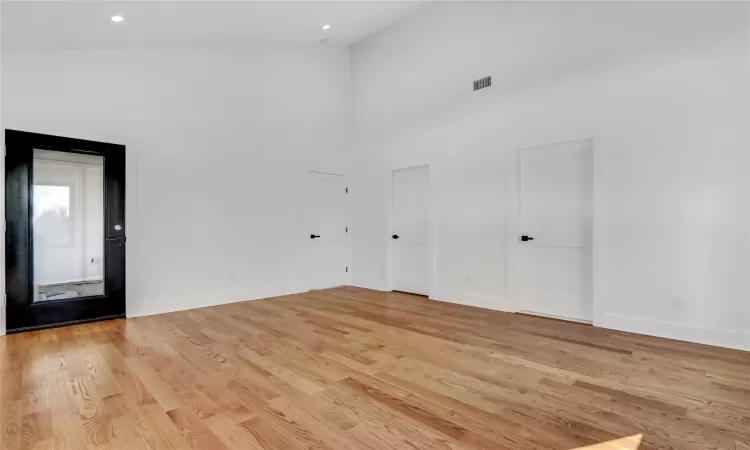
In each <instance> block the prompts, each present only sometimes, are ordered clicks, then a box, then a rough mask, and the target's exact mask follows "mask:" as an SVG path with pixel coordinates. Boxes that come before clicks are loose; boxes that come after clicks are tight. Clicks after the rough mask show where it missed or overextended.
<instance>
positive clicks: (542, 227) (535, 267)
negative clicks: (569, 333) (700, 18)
mask: <svg viewBox="0 0 750 450" xmlns="http://www.w3.org/2000/svg"><path fill="white" fill-rule="evenodd" d="M520 171H521V173H520V221H519V225H520V229H519V231H520V234H521V236H519V242H518V245H519V246H520V252H519V254H520V271H519V276H520V280H519V281H520V283H519V295H520V296H521V299H520V300H521V309H522V310H525V311H528V312H533V313H539V314H543V315H549V316H554V317H560V318H568V319H575V320H582V321H590V320H592V318H593V307H592V285H593V275H592V242H593V240H592V203H593V161H592V144H591V141H590V140H588V141H579V142H572V143H565V144H558V145H551V146H545V147H537V148H532V149H527V150H523V151H521V155H520ZM524 236H526V238H528V239H529V240H525V239H526V238H525V237H524Z"/></svg>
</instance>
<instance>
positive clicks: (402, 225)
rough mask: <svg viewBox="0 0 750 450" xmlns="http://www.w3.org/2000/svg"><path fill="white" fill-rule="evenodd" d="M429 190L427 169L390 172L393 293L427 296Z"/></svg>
mask: <svg viewBox="0 0 750 450" xmlns="http://www.w3.org/2000/svg"><path fill="white" fill-rule="evenodd" d="M429 190H430V172H429V168H427V167H419V168H415V169H406V170H396V171H394V172H393V217H392V219H393V229H392V233H393V234H392V236H391V242H392V247H391V249H392V252H391V254H392V271H391V283H392V288H393V290H396V291H403V292H411V293H414V294H422V295H428V286H429V270H428V247H427V237H428V223H429Z"/></svg>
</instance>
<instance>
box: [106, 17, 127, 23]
mask: <svg viewBox="0 0 750 450" xmlns="http://www.w3.org/2000/svg"><path fill="white" fill-rule="evenodd" d="M109 20H111V21H112V22H122V21H123V20H125V18H124V17H122V16H112V17H111V18H110V19H109Z"/></svg>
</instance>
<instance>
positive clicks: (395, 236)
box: [391, 234, 401, 239]
mask: <svg viewBox="0 0 750 450" xmlns="http://www.w3.org/2000/svg"><path fill="white" fill-rule="evenodd" d="M391 237H392V238H393V239H398V238H399V237H401V236H399V235H397V234H394V235H393V236H391Z"/></svg>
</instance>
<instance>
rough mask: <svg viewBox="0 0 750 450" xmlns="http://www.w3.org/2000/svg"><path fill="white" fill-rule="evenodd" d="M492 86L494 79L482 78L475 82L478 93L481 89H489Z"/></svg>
mask: <svg viewBox="0 0 750 450" xmlns="http://www.w3.org/2000/svg"><path fill="white" fill-rule="evenodd" d="M490 86H492V77H491V76H489V77H484V78H480V79H478V80H474V90H475V91H478V90H480V89H484V88H488V87H490Z"/></svg>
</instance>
